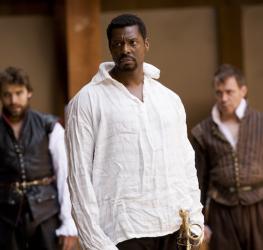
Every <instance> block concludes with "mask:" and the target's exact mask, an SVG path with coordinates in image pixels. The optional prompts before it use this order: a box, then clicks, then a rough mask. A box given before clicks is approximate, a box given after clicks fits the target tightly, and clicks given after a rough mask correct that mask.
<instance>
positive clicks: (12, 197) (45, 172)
mask: <svg viewBox="0 0 263 250" xmlns="http://www.w3.org/2000/svg"><path fill="white" fill-rule="evenodd" d="M56 122H57V119H56V118H55V117H53V116H51V115H46V114H42V113H39V112H35V111H32V110H28V112H27V113H26V116H25V119H24V123H23V126H22V130H21V134H20V137H19V139H18V140H17V139H16V138H15V136H14V134H13V131H12V128H11V127H10V126H9V124H8V121H7V120H6V119H5V118H4V117H3V116H2V117H0V163H1V164H0V218H1V219H2V220H5V221H7V222H9V223H11V224H15V223H16V221H17V219H18V214H19V210H20V206H21V201H22V200H23V202H24V203H25V202H28V204H29V209H30V211H31V215H32V217H33V219H34V220H35V221H36V222H37V223H40V222H41V221H43V220H45V219H47V218H49V217H50V216H52V215H54V214H56V213H58V211H59V205H58V199H57V189H56V184H55V183H51V184H50V185H38V186H32V187H28V188H26V189H25V190H24V194H21V192H18V190H17V189H16V188H15V187H14V186H13V185H12V184H13V183H15V182H22V181H26V182H28V181H32V180H39V179H43V178H44V177H51V176H53V175H54V171H53V165H52V158H51V154H50V152H49V149H48V145H49V134H50V132H52V130H53V127H54V125H55V123H56Z"/></svg>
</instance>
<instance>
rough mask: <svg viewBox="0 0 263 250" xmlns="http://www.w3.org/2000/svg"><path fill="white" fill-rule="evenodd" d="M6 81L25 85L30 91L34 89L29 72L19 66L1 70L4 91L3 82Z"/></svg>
mask: <svg viewBox="0 0 263 250" xmlns="http://www.w3.org/2000/svg"><path fill="white" fill-rule="evenodd" d="M6 83H7V84H13V85H15V84H17V85H21V86H25V87H26V88H27V90H28V91H29V92H32V91H33V88H32V86H31V84H30V81H29V76H28V74H27V73H26V72H25V71H24V70H23V69H20V68H17V67H13V66H10V67H7V68H6V69H4V70H3V71H1V72H0V92H1V91H2V86H3V84H6Z"/></svg>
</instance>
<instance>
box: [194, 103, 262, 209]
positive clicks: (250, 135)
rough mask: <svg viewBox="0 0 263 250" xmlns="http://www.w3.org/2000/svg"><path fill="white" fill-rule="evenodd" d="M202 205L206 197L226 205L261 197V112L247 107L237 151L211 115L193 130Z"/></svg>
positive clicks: (255, 199) (241, 122) (249, 202)
mask: <svg viewBox="0 0 263 250" xmlns="http://www.w3.org/2000/svg"><path fill="white" fill-rule="evenodd" d="M192 135H193V138H194V139H193V147H194V149H195V152H196V167H197V173H198V179H199V184H200V189H201V194H202V195H201V197H202V198H201V199H202V203H203V204H204V203H205V201H206V198H207V196H209V197H211V198H212V199H214V200H215V201H216V202H218V203H221V204H225V205H230V206H232V205H237V204H242V205H249V204H253V203H256V202H258V201H261V200H263V114H262V113H260V112H257V111H255V110H252V109H250V108H249V107H248V108H247V110H246V112H245V116H244V117H243V118H242V120H241V121H240V128H239V138H238V143H237V148H236V150H234V149H233V147H232V146H231V145H230V143H229V142H228V141H227V139H226V138H225V137H224V135H223V134H222V133H221V132H220V130H219V128H218V126H217V125H216V123H214V122H213V120H212V117H209V118H207V119H206V120H204V121H202V122H201V123H199V124H198V125H197V126H195V127H194V128H193V130H192Z"/></svg>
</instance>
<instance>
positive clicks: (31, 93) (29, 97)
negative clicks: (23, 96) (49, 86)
mask: <svg viewBox="0 0 263 250" xmlns="http://www.w3.org/2000/svg"><path fill="white" fill-rule="evenodd" d="M32 95H33V92H32V91H30V92H28V93H27V98H28V99H31V97H32Z"/></svg>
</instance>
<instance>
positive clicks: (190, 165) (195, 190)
mask: <svg viewBox="0 0 263 250" xmlns="http://www.w3.org/2000/svg"><path fill="white" fill-rule="evenodd" d="M179 114H180V119H181V120H180V121H179V124H180V129H181V132H180V135H181V138H180V140H181V142H182V149H183V155H184V159H185V161H184V163H185V166H184V168H185V170H186V176H187V182H188V190H189V192H190V195H191V197H192V201H193V204H192V207H191V209H190V220H191V223H192V224H199V225H200V226H201V227H202V228H203V227H204V217H203V214H202V208H203V206H202V204H201V201H200V198H201V193H200V189H199V185H198V179H197V172H196V168H195V153H194V150H193V148H192V145H191V143H190V141H189V140H188V136H187V125H186V114H185V109H184V106H183V104H182V102H181V101H179ZM193 231H194V233H196V234H197V235H199V234H200V233H202V232H201V231H200V230H198V228H197V230H193Z"/></svg>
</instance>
